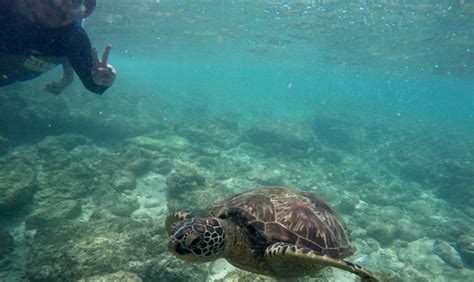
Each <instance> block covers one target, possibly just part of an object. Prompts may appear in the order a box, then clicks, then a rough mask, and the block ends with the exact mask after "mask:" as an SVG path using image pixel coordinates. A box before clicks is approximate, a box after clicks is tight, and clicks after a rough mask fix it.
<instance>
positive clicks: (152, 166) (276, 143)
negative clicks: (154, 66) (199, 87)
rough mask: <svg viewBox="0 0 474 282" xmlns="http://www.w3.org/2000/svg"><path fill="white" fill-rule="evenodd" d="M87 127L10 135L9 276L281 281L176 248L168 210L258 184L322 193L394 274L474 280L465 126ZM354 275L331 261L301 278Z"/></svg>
mask: <svg viewBox="0 0 474 282" xmlns="http://www.w3.org/2000/svg"><path fill="white" fill-rule="evenodd" d="M102 126H103V125H102ZM114 126H115V125H114ZM78 128H82V127H78ZM113 128H116V127H113ZM88 132H89V131H84V130H82V131H81V130H79V129H78V130H77V131H75V130H74V129H72V130H70V132H59V133H57V134H51V135H48V136H41V137H39V138H35V139H32V140H30V141H29V142H23V143H8V138H3V137H2V142H4V143H3V144H4V145H2V146H3V147H1V148H3V149H2V150H0V151H1V157H0V179H1V187H0V195H1V197H0V216H1V217H0V251H1V252H0V280H1V281H25V280H26V281H71V280H76V281H77V280H78V281H99V280H100V281H119V280H120V281H270V280H272V279H270V278H267V277H263V276H257V275H254V274H251V273H247V272H245V271H241V270H238V269H235V268H234V267H232V266H230V265H229V264H228V263H226V262H225V261H223V260H219V261H216V262H212V263H208V264H191V263H187V262H184V261H181V260H178V259H177V258H175V257H173V256H172V255H170V253H168V252H167V249H166V246H167V238H168V235H167V231H166V230H165V226H164V221H165V218H166V216H167V215H168V213H169V212H171V211H175V210H182V209H186V210H196V211H197V212H204V211H205V209H206V207H209V206H210V205H212V203H214V202H215V201H216V200H219V199H222V198H225V197H228V196H230V195H232V194H234V193H237V192H240V191H244V190H247V189H252V188H255V187H260V186H289V187H294V189H301V190H305V191H311V192H314V193H316V194H318V195H320V196H321V197H322V198H323V199H325V200H326V201H327V203H329V205H330V206H332V207H333V208H334V209H335V210H336V211H337V212H338V213H339V214H340V215H341V216H342V218H343V219H344V221H345V222H346V224H347V226H348V229H349V230H350V231H351V234H352V238H353V242H354V244H355V245H356V247H357V249H358V250H357V253H356V254H355V255H354V256H353V257H350V258H348V259H349V260H351V261H354V262H356V263H358V264H360V265H363V266H364V267H366V268H368V269H370V270H372V271H373V272H376V273H378V274H379V275H380V277H382V278H383V279H384V280H386V281H469V280H470V279H472V277H474V224H473V220H472V218H473V216H474V209H473V208H472V207H473V206H474V203H473V198H474V197H473V191H472V183H474V182H473V180H474V169H473V163H472V162H471V161H472V155H471V154H472V148H473V147H474V144H473V143H474V142H473V139H472V138H469V136H468V135H464V134H463V133H461V132H459V133H456V132H449V133H446V130H445V128H442V127H441V126H440V127H439V128H425V129H423V130H420V128H418V127H416V126H413V127H410V126H399V125H391V124H383V123H377V124H373V123H372V122H370V121H368V120H364V119H362V118H357V117H354V118H351V119H347V118H344V117H338V116H318V117H315V118H314V119H312V120H308V121H304V122H301V121H300V122H294V121H291V122H290V121H288V120H265V121H261V122H256V123H255V124H253V125H246V126H245V127H243V126H241V125H240V124H239V122H238V120H234V119H232V118H231V117H229V116H226V115H215V116H206V117H201V118H199V119H195V120H192V121H190V120H186V121H177V120H173V121H169V120H168V121H166V119H165V122H163V123H162V124H161V125H160V126H157V127H150V128H148V129H146V130H142V132H141V133H140V134H132V135H131V136H128V137H123V138H121V139H120V138H118V139H117V140H115V141H114V142H106V141H104V140H97V138H95V137H94V135H93V134H90V132H89V133H88ZM356 279H357V278H356V277H354V276H353V275H351V274H348V273H345V272H342V271H339V270H334V269H330V268H328V269H325V270H323V271H322V272H321V274H320V276H318V277H315V278H302V279H300V280H299V281H356Z"/></svg>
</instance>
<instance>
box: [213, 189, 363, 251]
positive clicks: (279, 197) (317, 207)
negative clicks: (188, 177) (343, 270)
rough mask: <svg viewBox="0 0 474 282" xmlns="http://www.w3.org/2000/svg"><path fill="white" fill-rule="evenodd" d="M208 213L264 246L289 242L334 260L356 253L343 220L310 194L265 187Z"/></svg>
mask: <svg viewBox="0 0 474 282" xmlns="http://www.w3.org/2000/svg"><path fill="white" fill-rule="evenodd" d="M209 214H210V215H211V216H214V217H219V218H230V219H232V220H234V221H237V222H238V223H239V224H241V225H242V226H246V227H248V228H249V230H252V231H254V232H255V234H256V235H257V236H256V237H257V238H259V239H260V240H263V241H265V242H260V243H262V244H263V245H267V244H271V243H275V242H288V243H293V244H295V245H297V246H299V247H306V248H309V249H311V250H313V251H314V252H316V253H317V254H319V255H326V256H329V257H331V258H334V259H342V258H345V257H348V256H350V255H352V254H354V252H355V247H354V246H353V245H352V244H351V242H350V238H349V237H348V235H347V233H346V232H345V226H344V225H343V223H342V220H340V219H339V217H338V216H337V215H336V214H335V212H334V211H333V210H332V209H331V208H330V207H329V206H328V205H327V204H326V203H325V202H324V201H323V200H322V199H320V198H318V197H316V196H315V195H313V194H311V193H307V192H299V191H297V190H295V189H291V188H283V187H266V188H262V189H257V190H252V191H247V192H243V193H240V194H237V195H234V196H233V197H231V198H228V199H226V200H223V201H221V202H218V203H216V205H214V207H212V208H211V209H210V210H209Z"/></svg>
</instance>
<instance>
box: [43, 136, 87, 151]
mask: <svg viewBox="0 0 474 282" xmlns="http://www.w3.org/2000/svg"><path fill="white" fill-rule="evenodd" d="M91 144H93V143H92V142H91V141H90V140H89V139H88V138H86V137H85V136H83V135H79V134H74V133H67V134H62V135H57V136H47V137H45V138H44V139H43V140H41V141H40V142H39V143H38V144H36V148H37V150H38V152H40V153H44V154H51V153H54V152H56V151H58V150H65V151H71V150H72V149H74V148H75V147H77V146H80V145H91Z"/></svg>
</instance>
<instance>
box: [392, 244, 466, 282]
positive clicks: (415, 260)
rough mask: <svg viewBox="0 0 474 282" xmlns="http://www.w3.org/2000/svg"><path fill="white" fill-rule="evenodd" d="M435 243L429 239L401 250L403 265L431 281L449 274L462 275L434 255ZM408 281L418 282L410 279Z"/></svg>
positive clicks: (399, 254)
mask: <svg viewBox="0 0 474 282" xmlns="http://www.w3.org/2000/svg"><path fill="white" fill-rule="evenodd" d="M434 242H435V241H434V240H432V239H428V238H423V239H420V240H416V241H413V242H410V243H408V244H407V245H406V246H405V247H404V248H400V250H399V251H398V257H399V258H400V260H401V261H402V262H403V263H405V264H407V265H409V266H411V267H413V268H414V269H416V270H417V271H418V272H420V273H423V274H424V275H426V277H427V278H428V280H429V281H433V280H436V279H435V278H438V277H443V275H447V273H449V272H452V273H453V274H460V273H459V269H457V268H453V267H452V266H451V265H449V264H447V263H446V262H444V261H443V260H442V259H441V258H440V257H439V256H438V255H436V254H435V253H434V250H433V245H434ZM407 281H416V280H412V279H410V280H407Z"/></svg>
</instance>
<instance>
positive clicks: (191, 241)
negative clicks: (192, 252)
mask: <svg viewBox="0 0 474 282" xmlns="http://www.w3.org/2000/svg"><path fill="white" fill-rule="evenodd" d="M202 240H203V236H202V234H190V235H189V236H188V237H187V238H186V239H185V240H184V242H183V243H184V245H185V246H187V247H189V248H193V247H196V246H197V245H199V244H200V243H201V242H202Z"/></svg>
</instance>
